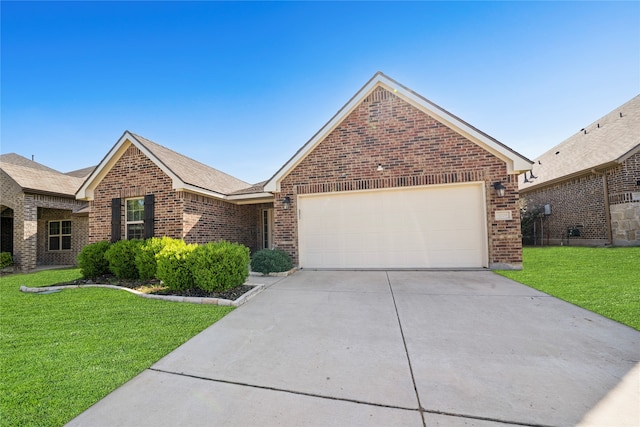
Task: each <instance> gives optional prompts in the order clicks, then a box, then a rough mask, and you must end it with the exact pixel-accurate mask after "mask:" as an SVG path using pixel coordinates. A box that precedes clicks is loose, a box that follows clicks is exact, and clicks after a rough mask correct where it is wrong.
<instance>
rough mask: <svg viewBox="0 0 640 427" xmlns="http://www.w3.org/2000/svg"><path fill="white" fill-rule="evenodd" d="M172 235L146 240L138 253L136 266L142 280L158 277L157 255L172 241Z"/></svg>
mask: <svg viewBox="0 0 640 427" xmlns="http://www.w3.org/2000/svg"><path fill="white" fill-rule="evenodd" d="M172 240H174V239H172V238H171V237H162V238H159V237H152V238H150V239H147V240H145V241H144V243H143V244H142V245H141V246H140V248H138V252H137V253H136V267H137V268H138V275H139V276H140V278H141V279H142V280H149V279H153V278H155V277H156V272H157V269H158V260H157V255H158V254H159V253H160V251H162V249H163V248H164V247H165V246H166V245H167V244H168V243H169V242H171V241H172Z"/></svg>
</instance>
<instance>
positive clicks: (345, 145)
mask: <svg viewBox="0 0 640 427" xmlns="http://www.w3.org/2000/svg"><path fill="white" fill-rule="evenodd" d="M378 164H382V166H383V167H384V171H382V172H379V171H377V170H376V169H377V165H378ZM473 181H484V182H485V192H486V200H487V222H488V224H487V228H488V231H489V244H488V248H489V264H490V265H505V266H507V265H508V266H515V267H516V268H517V267H518V266H520V265H521V263H522V245H521V236H520V212H519V210H518V208H517V202H518V191H517V182H516V179H515V177H510V176H508V175H507V172H506V165H505V163H504V162H503V161H501V160H500V159H498V158H497V157H495V156H494V155H492V154H491V153H488V152H487V151H485V150H483V149H482V148H481V147H479V146H478V145H476V144H474V143H473V142H471V141H469V140H467V139H466V138H464V137H463V136H461V135H460V134H458V133H456V132H454V131H452V130H451V129H449V128H448V127H446V126H444V125H442V124H441V123H440V122H438V121H437V120H435V119H434V118H432V117H430V116H428V115H427V114H425V113H423V112H421V111H419V110H418V109H417V108H415V107H413V106H411V105H410V104H408V103H406V102H404V101H403V100H401V99H400V98H399V97H397V96H395V95H394V94H393V93H391V92H389V91H386V90H384V89H382V88H378V89H377V90H375V91H374V92H373V93H372V94H371V95H370V96H369V97H367V99H365V100H364V101H363V102H362V103H361V104H360V105H359V106H358V107H356V109H355V110H354V111H353V112H352V113H351V114H350V115H349V116H348V117H346V118H345V120H343V122H342V123H340V125H339V126H338V127H337V128H336V129H334V130H333V131H332V132H331V133H330V134H329V135H327V137H326V138H325V139H324V140H323V141H322V142H320V143H319V144H318V145H317V146H316V148H315V149H314V150H313V151H312V152H311V153H310V154H309V155H308V156H307V157H306V158H305V159H303V160H302V161H301V162H300V164H299V165H298V166H296V168H295V169H294V170H293V171H291V173H289V175H287V176H286V177H285V178H284V179H283V180H282V182H281V192H280V193H279V194H276V195H275V200H276V202H275V219H274V222H275V226H274V228H275V236H274V240H275V244H276V246H277V247H279V248H280V249H283V250H285V251H287V252H288V253H289V254H290V255H291V256H292V259H293V260H294V263H298V240H297V239H298V236H297V216H296V212H297V207H296V197H295V196H296V195H297V194H301V193H321V192H329V191H352V190H358V189H365V188H392V187H405V186H413V185H430V184H443V183H450V182H473ZM495 181H502V182H503V184H504V185H505V186H506V187H507V195H506V196H505V197H502V198H497V197H496V196H495V194H494V191H493V187H492V184H493V182H495ZM287 195H288V196H290V197H291V208H290V209H289V210H285V209H283V204H282V199H284V197H285V196H287ZM497 209H499V210H509V211H511V214H512V218H513V219H512V220H508V221H495V220H494V212H495V210H497Z"/></svg>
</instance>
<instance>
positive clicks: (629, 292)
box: [498, 246, 640, 330]
mask: <svg viewBox="0 0 640 427" xmlns="http://www.w3.org/2000/svg"><path fill="white" fill-rule="evenodd" d="M523 257H524V263H523V267H524V268H523V270H522V271H498V273H500V274H502V275H503V276H505V277H508V278H510V279H513V280H516V281H518V282H520V283H524V284H525V285H527V286H531V287H532V288H535V289H538V290H540V291H542V292H545V293H547V294H550V295H553V296H555V297H558V298H560V299H563V300H565V301H568V302H571V303H573V304H576V305H578V306H580V307H583V308H586V309H587V310H591V311H593V312H596V313H598V314H601V315H603V316H605V317H608V318H610V319H613V320H616V321H618V322H620V323H624V324H625V325H628V326H631V327H632V328H635V329H637V330H640V247H632V248H583V247H569V246H554V247H544V248H531V247H529V248H524V254H523Z"/></svg>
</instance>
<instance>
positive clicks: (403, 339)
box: [385, 271, 427, 427]
mask: <svg viewBox="0 0 640 427" xmlns="http://www.w3.org/2000/svg"><path fill="white" fill-rule="evenodd" d="M385 274H386V276H387V284H388V285H389V292H390V293H391V299H392V300H393V309H394V310H395V312H396V319H398V328H400V336H401V337H402V345H403V346H404V354H405V355H406V356H407V363H408V365H409V372H410V374H411V382H412V383H413V391H414V392H415V394H416V400H417V402H418V408H419V412H420V418H421V419H422V425H423V427H427V422H426V421H425V419H424V409H423V407H422V403H420V393H418V385H417V384H416V377H415V375H414V374H413V367H412V366H411V357H409V349H408V348H407V340H406V339H405V336H404V331H403V330H402V322H401V321H400V313H398V305H397V304H396V297H395V295H394V294H393V287H392V286H391V279H390V278H389V272H388V271H385Z"/></svg>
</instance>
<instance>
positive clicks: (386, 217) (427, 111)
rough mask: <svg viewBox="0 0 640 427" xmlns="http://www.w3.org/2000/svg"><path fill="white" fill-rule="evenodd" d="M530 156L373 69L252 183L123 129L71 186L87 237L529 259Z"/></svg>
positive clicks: (416, 258) (501, 261)
mask: <svg viewBox="0 0 640 427" xmlns="http://www.w3.org/2000/svg"><path fill="white" fill-rule="evenodd" d="M530 167H531V161H529V160H528V159H526V158H524V157H523V156H521V155H519V154H518V153H516V152H514V151H513V150H511V149H509V148H508V147H506V146H505V145H503V144H501V143H500V142H498V141H496V140H495V139H493V138H491V137H490V136H488V135H486V134H484V133H483V132H481V131H479V130H478V129H476V128H474V127H472V126H470V125H469V124H467V123H465V122H464V121H462V120H461V119H459V118H458V117H455V116H454V115H452V114H450V113H448V112H447V111H445V110H443V109H442V108H440V107H438V106H437V105H435V104H433V103H432V102H430V101H428V100H427V99H425V98H423V97H421V96H420V95H418V94H416V93H414V92H412V91H411V90H409V89H407V88H406V87H404V86H402V85H400V84H399V83H397V82H395V81H394V80H392V79H390V78H388V77H387V76H385V75H384V74H382V73H377V74H376V75H375V76H373V78H372V79H371V80H370V81H369V82H367V83H366V84H365V86H364V87H362V88H361V89H360V90H359V91H358V93H356V95H354V97H353V98H351V100H350V101H349V102H348V103H347V104H346V105H345V106H344V107H343V108H342V109H341V110H340V111H339V112H338V113H337V114H336V115H335V116H334V117H333V118H331V120H329V122H328V123H327V124H326V125H325V126H324V127H323V128H322V129H320V130H319V131H318V132H317V133H316V134H315V135H314V136H313V137H312V138H311V139H310V140H309V141H308V142H307V143H306V144H305V145H304V146H303V147H302V148H301V149H300V150H299V151H298V152H297V153H296V154H295V155H294V156H293V157H292V158H291V159H290V160H289V161H288V162H287V163H286V164H285V165H284V166H283V167H282V168H281V169H280V170H279V171H278V172H277V173H276V174H275V175H274V176H273V177H272V178H271V179H269V180H268V181H265V182H263V183H260V184H257V185H253V186H252V185H249V184H248V183H245V182H242V181H240V180H238V179H236V178H233V177H231V176H229V175H226V174H224V173H222V172H220V171H218V170H216V169H213V168H210V167H208V166H206V165H203V164H201V163H199V162H197V161H195V160H193V159H189V158H187V157H184V156H182V155H180V154H178V153H176V152H174V151H171V150H169V149H167V148H165V147H163V146H161V145H158V144H156V143H154V142H151V141H149V140H147V139H145V138H143V137H141V136H138V135H135V134H133V133H131V132H128V131H127V132H125V133H124V134H123V135H122V137H121V138H120V139H119V140H118V142H117V143H116V144H115V146H114V147H113V148H112V149H111V150H110V151H109V153H108V154H107V156H106V157H105V158H104V159H103V161H102V162H101V163H100V164H99V165H98V167H97V168H96V169H95V171H94V172H93V173H92V174H91V176H90V177H89V178H88V179H87V181H85V183H84V184H83V185H82V186H81V187H80V190H79V191H78V193H77V198H78V199H79V200H83V201H87V202H89V204H90V209H89V211H90V213H89V224H90V225H89V239H90V241H92V242H95V241H98V240H104V239H109V240H112V241H114V240H118V239H121V238H132V237H139V238H144V237H149V236H163V235H167V236H172V237H175V238H183V239H185V240H186V241H188V242H207V241H211V240H218V239H225V240H230V241H234V242H239V243H242V244H245V245H247V246H248V247H250V248H251V249H252V250H257V249H261V248H271V247H278V248H281V249H283V250H285V251H286V252H288V253H289V254H290V255H291V256H292V258H293V261H294V264H296V265H298V266H299V267H301V268H467V267H476V268H477V267H480V268H482V267H484V268H521V265H522V246H521V234H520V217H519V209H518V188H517V176H518V175H519V174H521V173H522V172H523V171H526V170H529V169H530Z"/></svg>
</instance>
